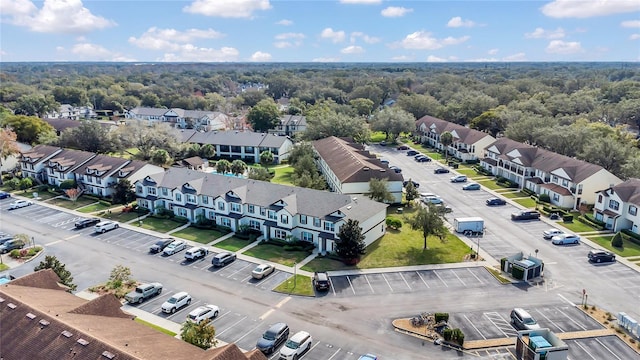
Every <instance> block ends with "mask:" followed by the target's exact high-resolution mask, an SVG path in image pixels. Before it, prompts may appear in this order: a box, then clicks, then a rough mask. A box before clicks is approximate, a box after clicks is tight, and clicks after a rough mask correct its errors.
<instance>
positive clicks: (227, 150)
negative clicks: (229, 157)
mask: <svg viewBox="0 0 640 360" xmlns="http://www.w3.org/2000/svg"><path fill="white" fill-rule="evenodd" d="M220 152H229V145H220Z"/></svg>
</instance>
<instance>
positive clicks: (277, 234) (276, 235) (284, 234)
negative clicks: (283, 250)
mask: <svg viewBox="0 0 640 360" xmlns="http://www.w3.org/2000/svg"><path fill="white" fill-rule="evenodd" d="M273 237H274V238H276V239H281V240H284V239H286V238H287V232H286V231H284V230H280V229H275V231H274V232H273Z"/></svg>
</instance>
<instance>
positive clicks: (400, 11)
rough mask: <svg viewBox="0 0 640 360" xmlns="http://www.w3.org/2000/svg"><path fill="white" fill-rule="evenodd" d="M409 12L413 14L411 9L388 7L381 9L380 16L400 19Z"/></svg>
mask: <svg viewBox="0 0 640 360" xmlns="http://www.w3.org/2000/svg"><path fill="white" fill-rule="evenodd" d="M410 12H413V9H407V8H404V7H400V6H389V7H388V8H386V9H382V11H380V14H381V15H382V16H384V17H402V16H405V15H406V14H408V13H410Z"/></svg>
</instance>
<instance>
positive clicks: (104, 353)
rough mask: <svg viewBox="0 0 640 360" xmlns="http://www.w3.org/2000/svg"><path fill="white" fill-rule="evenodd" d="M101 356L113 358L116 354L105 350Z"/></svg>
mask: <svg viewBox="0 0 640 360" xmlns="http://www.w3.org/2000/svg"><path fill="white" fill-rule="evenodd" d="M102 356H104V357H106V358H107V359H113V358H115V357H116V354H113V353H110V352H108V351H106V350H105V351H103V352H102Z"/></svg>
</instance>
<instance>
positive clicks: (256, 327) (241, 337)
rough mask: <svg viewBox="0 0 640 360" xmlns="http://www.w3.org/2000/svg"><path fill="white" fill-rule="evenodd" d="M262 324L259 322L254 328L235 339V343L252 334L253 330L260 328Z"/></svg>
mask: <svg viewBox="0 0 640 360" xmlns="http://www.w3.org/2000/svg"><path fill="white" fill-rule="evenodd" d="M261 325H262V324H261V323H259V324H258V325H256V326H255V327H254V328H253V329H251V330H249V331H247V332H246V333H245V334H244V335H242V336H240V337H239V338H238V339H236V340H234V341H233V342H234V343H237V342H238V341H240V340H242V339H244V338H245V337H246V336H247V335H249V334H251V333H252V332H254V331H256V329H258V328H259V327H260V326H261Z"/></svg>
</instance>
